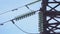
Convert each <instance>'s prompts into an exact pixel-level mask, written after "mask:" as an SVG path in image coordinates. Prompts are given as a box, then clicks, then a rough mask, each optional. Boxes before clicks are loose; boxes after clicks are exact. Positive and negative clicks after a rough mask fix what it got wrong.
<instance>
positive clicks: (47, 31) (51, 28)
mask: <svg viewBox="0 0 60 34" xmlns="http://www.w3.org/2000/svg"><path fill="white" fill-rule="evenodd" d="M56 3H57V5H56V6H54V7H51V6H52V5H51V6H50V5H49V4H56ZM58 6H60V2H59V1H57V0H53V2H49V0H42V7H41V8H40V11H41V13H42V15H43V16H42V23H43V24H41V23H40V24H39V26H40V28H41V26H42V31H41V33H40V34H60V31H59V32H58V30H60V27H58V26H59V25H60V21H59V20H57V19H56V18H58V19H60V11H59V10H56V8H57V7H58ZM47 7H49V8H50V10H47ZM40 16H41V15H40ZM47 17H49V19H47ZM52 19H53V20H54V21H56V22H53V21H52V23H49V22H50V21H51V20H52ZM56 30H57V31H56Z"/></svg>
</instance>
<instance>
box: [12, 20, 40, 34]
mask: <svg viewBox="0 0 60 34" xmlns="http://www.w3.org/2000/svg"><path fill="white" fill-rule="evenodd" d="M11 22H12V23H13V24H14V25H15V26H16V27H17V28H18V29H19V30H21V31H22V32H24V33H26V34H39V33H29V32H26V31H24V30H23V29H21V28H20V27H19V26H18V25H16V24H15V22H14V21H13V20H11Z"/></svg>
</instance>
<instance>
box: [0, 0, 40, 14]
mask: <svg viewBox="0 0 60 34" xmlns="http://www.w3.org/2000/svg"><path fill="white" fill-rule="evenodd" d="M39 1H40V0H38V1H35V2H32V3H29V4H26V5H23V6H21V7H17V8H15V9H12V10H9V11H6V12H4V13H1V14H0V15H2V14H5V13H8V12H11V11H15V10H18V9H19V8H22V7H24V6H28V5H32V4H34V3H36V2H39Z"/></svg>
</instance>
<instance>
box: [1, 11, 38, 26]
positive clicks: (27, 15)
mask: <svg viewBox="0 0 60 34" xmlns="http://www.w3.org/2000/svg"><path fill="white" fill-rule="evenodd" d="M36 12H38V10H37V11H35V13H36ZM35 13H34V14H35ZM29 14H30V15H29ZM29 14H25V15H23V16H20V17H15V18H13V19H11V20H16V19H17V20H18V19H20V20H21V19H23V18H25V17H29V16H32V15H34V14H33V13H32V12H31V13H29ZM11 20H8V21H5V22H3V23H1V24H0V25H3V24H5V23H7V22H9V21H11ZM17 20H16V21H17Z"/></svg>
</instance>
